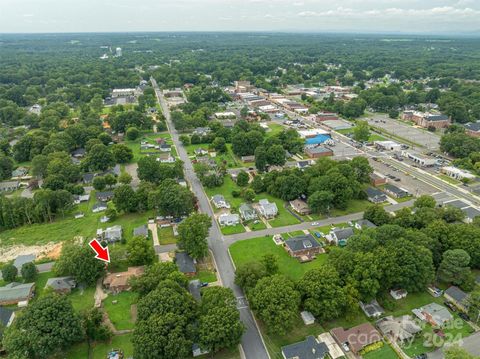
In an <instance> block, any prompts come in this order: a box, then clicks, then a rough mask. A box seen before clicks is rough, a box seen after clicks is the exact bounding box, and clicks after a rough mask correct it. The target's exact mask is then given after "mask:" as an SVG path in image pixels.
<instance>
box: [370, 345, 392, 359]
mask: <svg viewBox="0 0 480 359" xmlns="http://www.w3.org/2000/svg"><path fill="white" fill-rule="evenodd" d="M363 358H364V359H398V355H397V353H395V350H393V349H392V347H391V346H390V345H389V344H388V343H385V344H384V346H383V347H381V348H380V349H377V350H374V351H371V352H369V353H367V354H365V355H363Z"/></svg>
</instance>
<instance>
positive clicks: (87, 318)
mask: <svg viewBox="0 0 480 359" xmlns="http://www.w3.org/2000/svg"><path fill="white" fill-rule="evenodd" d="M81 321H82V327H83V330H84V331H85V335H86V337H87V340H88V341H89V342H90V341H106V340H108V339H110V338H111V337H112V332H111V331H110V328H109V327H107V326H106V325H105V324H103V315H102V312H101V311H100V310H99V309H98V308H91V309H88V310H86V311H84V312H83V313H82V317H81Z"/></svg>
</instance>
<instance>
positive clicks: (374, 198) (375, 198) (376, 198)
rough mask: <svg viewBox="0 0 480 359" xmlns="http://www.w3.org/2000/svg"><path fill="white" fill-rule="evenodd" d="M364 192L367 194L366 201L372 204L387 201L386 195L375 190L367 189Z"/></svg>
mask: <svg viewBox="0 0 480 359" xmlns="http://www.w3.org/2000/svg"><path fill="white" fill-rule="evenodd" d="M365 192H367V199H368V200H369V201H370V202H372V203H382V202H385V201H386V200H387V195H386V194H385V193H383V192H382V191H380V190H378V189H376V188H373V187H368V188H367V189H366V190H365Z"/></svg>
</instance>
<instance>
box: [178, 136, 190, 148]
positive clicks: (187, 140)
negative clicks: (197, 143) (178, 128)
mask: <svg viewBox="0 0 480 359" xmlns="http://www.w3.org/2000/svg"><path fill="white" fill-rule="evenodd" d="M180 141H181V142H182V144H183V145H184V146H190V144H191V141H190V136H189V135H180Z"/></svg>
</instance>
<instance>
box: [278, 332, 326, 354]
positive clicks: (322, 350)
mask: <svg viewBox="0 0 480 359" xmlns="http://www.w3.org/2000/svg"><path fill="white" fill-rule="evenodd" d="M282 353H283V356H284V357H285V358H287V359H323V358H324V357H325V356H326V355H327V354H328V347H327V345H326V344H325V343H324V342H318V341H317V340H316V339H315V337H314V336H312V335H309V336H308V337H307V338H306V339H305V340H304V341H303V342H298V343H294V344H290V345H286V346H284V347H282Z"/></svg>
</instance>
